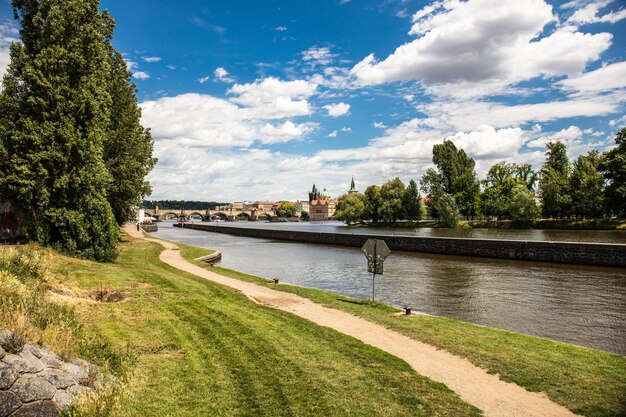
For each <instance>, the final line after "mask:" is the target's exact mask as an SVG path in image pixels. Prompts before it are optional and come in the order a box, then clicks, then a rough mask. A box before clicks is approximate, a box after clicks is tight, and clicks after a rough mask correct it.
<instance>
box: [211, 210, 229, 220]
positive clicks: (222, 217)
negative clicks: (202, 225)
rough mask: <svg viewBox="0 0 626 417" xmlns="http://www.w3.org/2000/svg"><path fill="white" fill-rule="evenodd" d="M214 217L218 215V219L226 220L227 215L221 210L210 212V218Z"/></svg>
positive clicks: (213, 218)
mask: <svg viewBox="0 0 626 417" xmlns="http://www.w3.org/2000/svg"><path fill="white" fill-rule="evenodd" d="M216 217H219V218H220V220H228V215H226V214H225V213H222V212H221V211H220V212H218V213H213V214H211V220H215V218H216Z"/></svg>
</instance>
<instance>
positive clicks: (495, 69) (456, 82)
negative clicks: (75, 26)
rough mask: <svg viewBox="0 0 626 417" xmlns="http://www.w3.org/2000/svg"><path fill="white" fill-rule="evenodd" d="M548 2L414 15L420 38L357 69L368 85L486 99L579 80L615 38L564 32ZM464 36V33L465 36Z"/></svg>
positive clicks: (483, 4) (414, 31)
mask: <svg viewBox="0 0 626 417" xmlns="http://www.w3.org/2000/svg"><path fill="white" fill-rule="evenodd" d="M555 21H556V18H555V16H554V15H553V14H552V9H551V6H550V5H548V4H546V3H545V1H544V0H518V1H501V0H469V1H466V2H461V1H447V2H445V3H437V4H436V5H435V6H434V7H427V8H425V9H422V10H421V11H419V12H417V13H416V14H415V15H414V24H413V26H412V28H411V31H410V34H411V35H416V36H417V39H415V40H414V41H412V42H409V43H406V44H404V45H401V46H400V47H398V48H397V49H396V50H395V52H394V53H393V54H391V55H390V56H388V57H387V58H386V59H384V60H383V61H377V60H376V59H375V57H374V55H373V54H370V55H369V56H367V57H365V58H364V59H363V60H361V62H359V63H357V64H356V65H355V66H354V67H353V68H352V70H351V74H352V75H353V76H355V77H356V79H357V81H358V82H359V83H360V84H362V85H373V84H381V83H387V82H392V81H407V80H417V81H419V82H421V83H422V84H423V85H424V86H426V87H427V91H429V92H431V93H436V94H441V95H453V96H454V95H475V96H480V95H486V94H491V93H494V92H499V91H501V90H502V88H504V87H505V86H508V85H512V84H515V83H517V82H520V81H524V80H530V79H533V78H535V77H538V76H554V75H562V74H565V75H573V74H577V73H580V72H582V71H583V70H584V68H585V66H586V65H587V63H589V62H592V61H595V60H597V59H598V58H599V56H600V54H601V53H602V52H603V51H605V50H606V49H607V48H608V47H609V46H610V44H611V38H612V36H611V35H610V34H608V33H597V34H588V33H580V32H577V31H575V29H574V28H573V27H570V26H567V27H566V26H563V27H559V28H557V29H556V30H554V31H553V32H552V33H550V34H547V35H544V36H543V37H540V38H537V37H538V36H540V34H541V33H542V31H543V29H544V28H545V27H546V26H547V25H548V24H550V23H553V22H555ZM460 34H462V35H460Z"/></svg>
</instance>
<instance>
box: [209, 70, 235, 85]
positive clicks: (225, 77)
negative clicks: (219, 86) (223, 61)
mask: <svg viewBox="0 0 626 417" xmlns="http://www.w3.org/2000/svg"><path fill="white" fill-rule="evenodd" d="M214 74H215V79H216V80H218V81H223V82H225V83H232V82H235V79H234V78H233V77H231V76H230V75H229V74H230V73H229V72H228V71H226V70H225V69H224V68H222V67H219V68H216V69H215V72H214Z"/></svg>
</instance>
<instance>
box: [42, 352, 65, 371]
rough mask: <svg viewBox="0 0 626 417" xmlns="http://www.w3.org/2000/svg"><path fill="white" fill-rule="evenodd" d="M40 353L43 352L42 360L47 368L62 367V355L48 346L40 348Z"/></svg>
mask: <svg viewBox="0 0 626 417" xmlns="http://www.w3.org/2000/svg"><path fill="white" fill-rule="evenodd" d="M39 353H40V354H41V358H40V360H41V362H43V364H44V365H45V366H46V367H47V368H56V369H61V367H62V366H63V361H62V360H61V357H60V356H59V355H57V354H56V353H54V352H53V351H51V350H50V349H49V348H48V347H43V348H41V349H40V350H39Z"/></svg>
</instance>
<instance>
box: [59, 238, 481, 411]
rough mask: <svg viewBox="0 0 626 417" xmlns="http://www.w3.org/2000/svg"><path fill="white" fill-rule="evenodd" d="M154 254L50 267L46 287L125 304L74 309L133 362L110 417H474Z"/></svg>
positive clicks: (385, 359)
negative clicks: (117, 298)
mask: <svg viewBox="0 0 626 417" xmlns="http://www.w3.org/2000/svg"><path fill="white" fill-rule="evenodd" d="M125 239H127V240H130V239H129V238H125ZM181 246H182V245H181ZM161 250H162V248H161V247H160V246H159V245H157V244H154V243H149V242H145V241H138V240H130V241H128V242H124V243H122V244H121V246H120V255H119V256H118V258H117V260H116V261H115V262H113V263H108V264H97V263H93V262H88V261H81V260H76V259H71V258H67V257H63V256H60V255H54V256H53V258H52V260H51V264H50V270H51V271H52V273H53V274H54V276H55V278H54V279H53V280H52V282H51V284H52V285H53V286H55V285H56V286H62V287H65V288H72V289H74V291H77V292H80V291H83V292H86V293H89V292H91V291H93V290H95V289H98V288H99V287H100V286H101V285H103V283H105V285H106V286H107V287H109V288H113V289H116V290H118V291H120V292H122V293H124V294H125V295H126V296H127V298H126V299H125V300H123V301H122V302H117V303H93V302H91V303H78V304H77V305H76V310H77V316H78V317H79V318H81V319H82V320H83V321H84V326H85V330H86V331H87V332H89V333H90V334H92V335H94V336H95V337H96V338H97V339H99V340H102V341H106V343H110V344H111V345H112V346H113V348H114V349H117V350H118V351H129V352H132V353H133V354H134V355H135V356H136V358H137V363H136V365H135V367H134V370H133V372H132V374H131V376H130V377H129V379H128V382H127V387H126V389H125V390H124V394H123V395H121V396H120V397H119V398H118V402H117V404H116V405H115V407H114V410H113V413H112V415H114V416H138V415H140V416H271V417H275V416H294V417H296V416H297V417H300V416H408V415H416V416H477V415H480V411H479V410H477V409H476V408H474V407H473V406H470V405H468V404H466V403H464V402H463V401H461V400H460V399H459V398H458V396H457V395H456V394H455V393H453V392H452V391H450V390H449V389H448V388H447V387H445V386H444V385H442V384H439V383H435V382H433V381H431V380H429V379H427V378H425V377H422V376H420V375H418V374H416V373H415V372H414V371H413V370H412V369H411V368H410V367H409V366H408V365H407V364H406V363H405V362H403V361H401V360H399V359H398V358H396V357H394V356H391V355H388V354H386V353H384V352H382V351H380V350H378V349H375V348H373V347H370V346H368V345H365V344H363V343H361V342H359V341H357V340H356V339H353V338H351V337H348V336H345V335H342V334H340V333H338V332H335V331H333V330H331V329H328V328H325V327H321V326H317V325H314V324H312V323H310V322H308V321H306V320H304V319H301V318H299V317H296V316H293V315H291V314H288V313H284V312H281V311H278V310H274V309H270V308H266V307H263V306H259V305H257V304H254V303H252V302H251V301H249V300H248V299H247V298H246V297H244V296H243V295H241V294H240V293H239V292H237V291H234V290H231V289H229V288H226V287H223V286H220V285H217V284H214V283H211V282H209V281H207V280H203V279H201V278H197V277H194V276H191V275H188V274H185V273H183V272H181V271H179V270H176V269H174V268H171V267H169V266H167V265H166V264H163V263H161V262H160V261H159V260H158V256H159V253H160V252H161ZM184 250H185V253H186V254H187V255H189V254H190V253H191V254H192V255H191V256H192V258H193V257H197V256H195V255H194V250H192V249H189V248H188V247H185V248H184ZM195 253H197V252H195ZM202 254H206V250H202ZM83 415H87V414H83ZM98 415H100V414H98ZM104 415H106V414H104Z"/></svg>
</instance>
